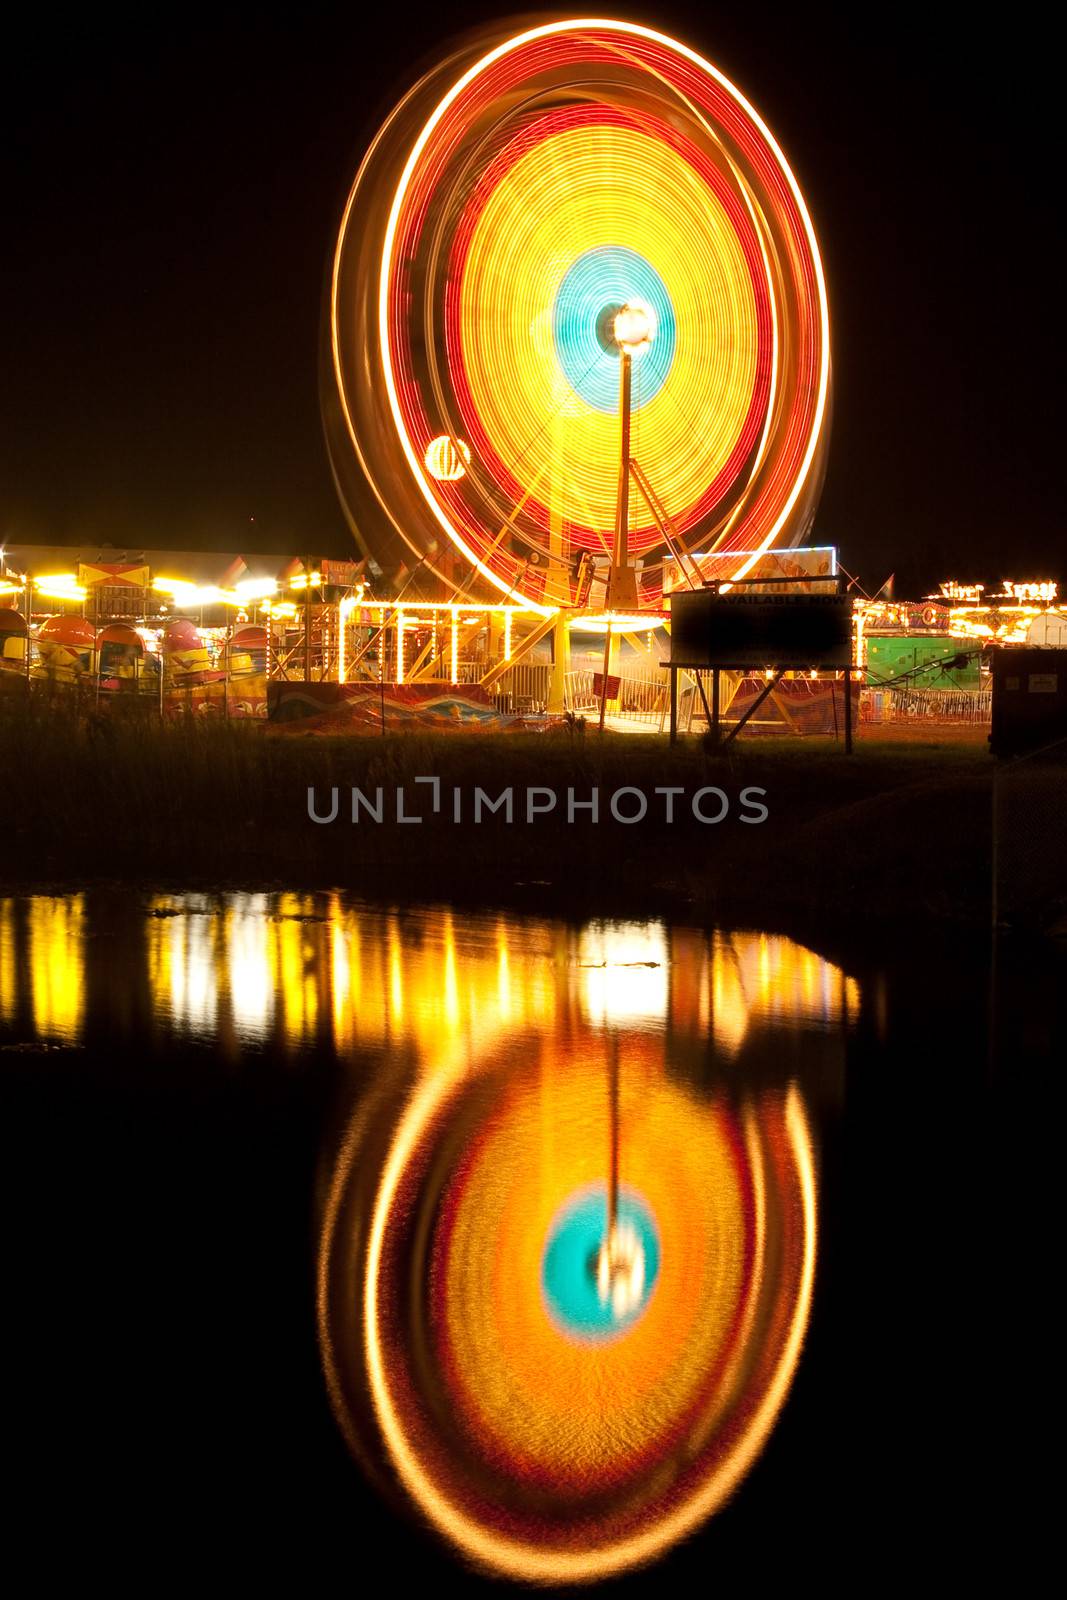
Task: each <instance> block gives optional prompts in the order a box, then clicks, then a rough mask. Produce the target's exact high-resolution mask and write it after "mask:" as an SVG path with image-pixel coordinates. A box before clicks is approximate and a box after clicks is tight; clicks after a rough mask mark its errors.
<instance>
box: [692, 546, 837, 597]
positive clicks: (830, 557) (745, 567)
mask: <svg viewBox="0 0 1067 1600" xmlns="http://www.w3.org/2000/svg"><path fill="white" fill-rule="evenodd" d="M738 573H742V575H743V577H744V579H745V586H746V590H747V592H748V593H749V594H760V593H768V594H771V593H776V592H778V591H784V592H785V593H786V594H794V593H795V594H805V593H812V594H818V593H820V592H825V591H826V589H827V587H828V584H827V579H831V578H836V577H837V547H836V545H832V544H825V545H812V546H800V547H799V548H797V549H795V550H764V551H762V552H760V553H757V552H755V551H752V550H710V551H708V552H706V553H705V554H703V555H693V556H690V557H689V558H688V559H687V560H686V562H685V563H684V566H683V565H682V564H680V563H679V562H678V561H676V560H675V558H674V556H667V557H665V558H664V562H663V593H664V594H673V593H676V592H677V591H678V590H680V589H689V588H690V587H691V585H690V582H689V579H690V578H693V579H695V580H696V581H697V582H699V583H729V581H730V580H731V579H732V578H734V577H736V576H737V574H738ZM764 578H766V579H770V580H771V585H772V586H771V587H769V588H768V589H767V590H765V591H763V590H760V589H756V588H755V587H754V581H755V580H759V579H764Z"/></svg>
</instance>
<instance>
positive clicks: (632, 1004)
mask: <svg viewBox="0 0 1067 1600" xmlns="http://www.w3.org/2000/svg"><path fill="white" fill-rule="evenodd" d="M578 962H579V966H580V967H581V969H582V980H583V988H584V991H585V1003H586V1006H587V1008H588V1012H589V1016H590V1018H591V1019H592V1020H594V1021H596V1022H600V1023H608V1022H621V1021H623V1020H625V1019H630V1018H638V1017H648V1018H656V1019H659V1018H663V1017H665V1016H666V1015H667V1006H668V976H667V974H668V967H669V964H670V956H669V952H668V948H667V935H666V930H665V929H664V927H663V924H662V923H659V922H623V923H603V924H597V925H595V926H593V927H590V928H585V929H583V931H582V935H581V941H580V946H579V955H578Z"/></svg>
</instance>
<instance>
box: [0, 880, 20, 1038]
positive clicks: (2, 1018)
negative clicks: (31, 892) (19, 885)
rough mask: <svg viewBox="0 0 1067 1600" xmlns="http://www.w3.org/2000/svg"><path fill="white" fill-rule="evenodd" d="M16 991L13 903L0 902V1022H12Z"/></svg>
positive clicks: (11, 901)
mask: <svg viewBox="0 0 1067 1600" xmlns="http://www.w3.org/2000/svg"><path fill="white" fill-rule="evenodd" d="M17 997H18V990H17V988H16V985H15V902H14V901H13V900H0V1022H12V1021H13V1020H14V1017H15V1002H16V999H17Z"/></svg>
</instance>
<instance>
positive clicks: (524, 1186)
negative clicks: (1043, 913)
mask: <svg viewBox="0 0 1067 1600" xmlns="http://www.w3.org/2000/svg"><path fill="white" fill-rule="evenodd" d="M826 943H827V941H826V940H824V941H823V944H824V946H825V945H826ZM829 943H830V946H831V948H829V949H826V948H823V949H820V950H816V949H815V948H814V947H812V946H810V945H806V944H802V943H799V942H797V941H795V940H793V939H791V938H788V937H786V936H784V935H781V934H771V933H761V932H758V931H730V930H701V929H694V928H689V927H683V926H672V925H668V924H665V923H661V922H642V923H621V922H602V923H587V924H577V923H568V922H564V921H550V920H533V919H521V918H516V917H514V916H502V915H492V914H484V915H478V914H473V913H469V912H464V913H462V914H460V913H459V912H454V911H448V910H447V909H441V908H426V909H417V910H407V911H396V910H394V911H390V910H381V909H375V908H372V907H369V906H367V905H362V904H360V903H358V902H357V901H354V900H351V899H348V898H345V897H344V896H341V895H339V894H322V895H290V894H226V895H193V894H185V895H173V894H139V893H138V894H135V893H131V892H128V891H119V890H103V889H95V890H92V891H86V892H84V893H78V894H69V895H62V896H43V895H39V896H31V897H25V898H6V899H4V898H0V1073H2V1075H3V1082H4V1088H5V1104H6V1115H5V1118H4V1130H5V1138H4V1146H5V1147H4V1163H3V1165H4V1172H5V1180H6V1185H7V1195H6V1206H5V1214H6V1217H7V1220H8V1224H9V1226H8V1236H9V1244H8V1247H7V1257H8V1273H7V1275H6V1276H7V1282H8V1284H9V1286H10V1287H11V1288H12V1290H13V1293H12V1294H11V1299H10V1307H9V1311H8V1332H9V1334H10V1335H11V1336H12V1349H13V1355H12V1356H11V1358H10V1360H9V1374H13V1375H14V1377H15V1380H16V1381H15V1382H14V1384H13V1385H10V1387H11V1388H12V1390H13V1393H14V1397H15V1402H16V1404H15V1408H14V1409H15V1417H14V1423H15V1431H14V1435H13V1437H14V1438H15V1440H17V1444H16V1445H15V1447H14V1448H15V1459H17V1461H18V1463H19V1473H18V1478H19V1484H20V1493H21V1501H22V1506H21V1512H20V1515H19V1517H18V1518H16V1524H17V1526H19V1527H21V1528H22V1530H23V1531H24V1532H28V1533H29V1534H30V1537H31V1540H32V1543H33V1548H34V1549H35V1550H36V1551H37V1552H38V1554H39V1555H40V1554H42V1553H43V1554H45V1555H46V1556H47V1559H48V1560H52V1559H55V1558H57V1557H63V1558H65V1557H68V1556H69V1557H70V1559H71V1560H75V1559H76V1560H77V1561H78V1562H79V1563H80V1562H83V1561H84V1560H85V1559H90V1564H91V1557H92V1554H93V1553H94V1552H95V1553H96V1555H97V1557H98V1558H101V1559H106V1560H107V1561H108V1563H109V1566H110V1565H112V1564H113V1563H115V1562H116V1561H117V1562H118V1567H119V1569H120V1570H121V1569H122V1568H124V1567H125V1568H127V1569H129V1570H133V1569H134V1568H136V1566H137V1564H138V1563H139V1562H140V1561H142V1560H143V1559H145V1558H146V1557H147V1558H148V1559H149V1560H150V1561H153V1562H155V1563H157V1564H158V1562H159V1560H160V1559H161V1552H168V1555H167V1562H168V1564H169V1563H171V1562H173V1563H176V1564H177V1565H179V1566H180V1565H183V1564H184V1563H185V1562H187V1561H188V1562H190V1563H192V1564H193V1565H194V1566H200V1565H202V1563H203V1562H204V1561H205V1560H207V1559H208V1558H209V1552H210V1559H211V1561H212V1562H213V1563H214V1562H215V1561H217V1560H218V1559H219V1558H221V1559H223V1560H226V1561H229V1562H234V1563H236V1564H237V1566H238V1567H239V1570H240V1571H241V1572H242V1573H243V1574H244V1575H245V1576H246V1577H248V1576H251V1575H253V1574H255V1573H257V1572H262V1573H263V1574H269V1575H271V1576H276V1575H277V1574H278V1573H279V1572H280V1571H281V1570H282V1569H283V1568H285V1567H288V1566H290V1565H291V1566H292V1567H293V1568H295V1569H296V1570H297V1571H298V1572H299V1574H301V1577H302V1581H304V1582H309V1581H310V1580H311V1575H312V1573H315V1572H320V1571H321V1572H322V1573H330V1574H335V1573H341V1574H342V1575H343V1574H347V1575H348V1576H349V1577H350V1578H353V1579H358V1577H359V1574H360V1573H361V1572H362V1571H363V1570H364V1568H365V1567H369V1565H370V1564H372V1563H375V1562H386V1563H387V1564H388V1570H389V1572H390V1573H391V1575H392V1577H393V1578H395V1581H396V1582H398V1583H406V1582H410V1583H413V1584H414V1583H416V1582H426V1581H430V1582H435V1583H439V1582H449V1581H455V1580H456V1578H457V1576H459V1577H462V1578H463V1580H464V1586H465V1587H468V1588H471V1589H473V1588H476V1587H478V1586H480V1585H481V1584H482V1583H484V1582H485V1581H487V1580H488V1581H490V1582H492V1581H494V1580H503V1581H508V1580H513V1579H530V1580H533V1581H549V1582H567V1583H570V1582H576V1581H583V1580H590V1579H598V1578H599V1579H603V1580H606V1581H609V1582H612V1583H614V1584H616V1585H617V1584H619V1583H621V1584H622V1585H623V1586H624V1587H634V1588H639V1589H648V1590H650V1592H661V1591H662V1590H663V1586H667V1592H669V1589H670V1587H671V1586H678V1587H679V1588H681V1589H682V1590H683V1591H684V1590H685V1589H686V1588H688V1586H689V1585H690V1584H694V1585H695V1584H696V1583H697V1582H701V1583H703V1582H706V1581H707V1580H708V1576H709V1574H713V1573H714V1574H718V1575H720V1576H724V1577H727V1578H728V1579H729V1580H730V1581H731V1582H736V1581H744V1582H746V1583H749V1582H755V1581H758V1582H759V1584H760V1585H762V1583H763V1582H768V1583H769V1582H770V1581H777V1580H779V1579H780V1578H781V1577H784V1576H787V1575H795V1573H796V1572H797V1570H799V1569H798V1563H800V1568H801V1569H803V1568H806V1567H807V1565H808V1563H810V1562H812V1561H814V1562H815V1568H814V1570H817V1571H818V1572H819V1573H821V1574H822V1576H823V1577H828V1576H829V1575H830V1574H831V1572H832V1571H836V1570H837V1567H838V1564H839V1563H840V1564H842V1570H843V1569H844V1565H845V1564H847V1562H848V1561H850V1560H851V1559H852V1556H851V1555H850V1554H849V1552H852V1551H857V1550H859V1551H864V1550H870V1549H872V1548H874V1547H875V1546H877V1548H878V1549H879V1550H880V1551H881V1552H882V1553H881V1554H880V1556H879V1560H880V1562H881V1563H883V1564H884V1565H885V1566H886V1567H887V1568H888V1567H892V1566H893V1565H894V1564H896V1563H898V1562H899V1563H900V1565H901V1570H903V1569H904V1568H906V1567H907V1566H908V1565H909V1564H910V1563H911V1562H912V1561H914V1560H915V1559H917V1558H918V1552H919V1550H920V1549H922V1548H925V1546H926V1543H927V1542H928V1540H929V1538H930V1537H931V1534H933V1536H934V1537H935V1540H936V1539H937V1538H938V1537H940V1538H941V1539H942V1540H943V1541H944V1548H945V1553H946V1559H947V1558H948V1545H949V1541H948V1535H947V1532H946V1530H947V1528H948V1527H949V1525H950V1523H951V1519H952V1517H953V1516H954V1515H955V1511H956V1508H957V1507H964V1506H965V1507H966V1508H967V1514H968V1516H969V1517H970V1518H973V1517H974V1516H975V1515H977V1514H979V1508H983V1507H995V1508H996V1514H995V1517H993V1519H992V1520H991V1521H989V1522H987V1528H989V1527H1000V1526H1006V1525H1007V1519H1006V1517H1005V1513H1004V1495H1003V1493H1002V1492H1001V1489H1000V1488H999V1487H998V1485H997V1481H996V1475H995V1473H993V1472H991V1470H990V1465H989V1464H990V1462H991V1461H992V1462H995V1461H996V1460H997V1458H998V1456H997V1453H998V1450H999V1449H1000V1448H1001V1447H1002V1446H1003V1443H1004V1440H1003V1439H1002V1434H1004V1433H1005V1430H1006V1429H1007V1427H1008V1424H1007V1422H1006V1413H1005V1400H1004V1396H1005V1395H1006V1394H1007V1387H1006V1385H1005V1384H1004V1382H1003V1376H1002V1375H1003V1373H1004V1372H1005V1371H1006V1370H1007V1368H1008V1367H1009V1366H1010V1361H1009V1355H1008V1352H1009V1351H1010V1350H1012V1349H1013V1348H1014V1345H1013V1343H1012V1339H1013V1337H1014V1335H1013V1325H1014V1322H1015V1319H1014V1317H1013V1316H1012V1315H1011V1314H1010V1313H1009V1311H1008V1309H1007V1307H1008V1304H1009V1297H1010V1295H1011V1294H1012V1293H1013V1292H1015V1291H1017V1290H1018V1288H1019V1286H1020V1282H1021V1280H1022V1278H1023V1268H1022V1265H1021V1257H1020V1256H1019V1253H1018V1251H1017V1250H1015V1249H1014V1248H1013V1244H1014V1241H1013V1239H1012V1234H1011V1229H1010V1227H1009V1226H1008V1223H1007V1220H1006V1219H1008V1218H1009V1217H1010V1216H1011V1215H1012V1196H1011V1193H1010V1191H1011V1189H1012V1186H1013V1184H1014V1182H1015V1176H1014V1175H1015V1170H1016V1169H1015V1165H1014V1163H1013V1162H1012V1160H1011V1157H1010V1155H1009V1150H1010V1147H1011V1140H1010V1138H1009V1130H1010V1128H1011V1125H1012V1115H1013V1111H1014V1109H1015V1108H1016V1105H1017V1096H1016V1094H1015V1092H1014V1090H1015V1088H1018V1086H1019V1085H1022V1086H1023V1088H1024V1089H1028V1088H1029V1087H1032V1086H1033V1085H1036V1084H1037V1083H1039V1082H1040V1081H1041V1078H1042V1075H1043V1073H1044V1071H1045V1069H1046V1066H1047V1065H1048V1064H1050V1063H1051V1062H1052V1061H1053V1059H1054V1023H1053V1017H1054V1016H1055V1008H1054V1005H1053V997H1054V995H1055V994H1056V993H1057V992H1058V989H1059V986H1060V985H1061V984H1062V978H1063V975H1064V974H1063V967H1064V964H1065V963H1064V960H1063V951H1062V950H1061V949H1059V948H1057V947H1055V946H1051V945H1050V946H1044V947H1041V948H1039V949H1038V950H1023V951H1011V950H1009V951H1008V952H1006V953H1004V954H1002V955H1001V957H1000V959H999V963H998V968H997V971H996V973H995V974H993V978H994V980H995V982H994V988H993V990H992V991H991V992H992V997H993V1003H992V1004H991V1003H990V1000H989V992H990V991H988V988H987V980H988V979H989V978H990V973H989V970H988V951H987V950H986V949H985V948H984V946H983V945H982V944H981V943H977V944H973V945H972V944H970V943H968V942H966V941H962V942H961V941H960V940H959V939H953V940H950V941H947V942H936V943H935V941H933V940H932V938H931V936H930V935H929V933H928V932H920V933H919V934H918V935H917V936H916V938H914V939H912V940H908V939H903V940H902V939H901V938H900V936H899V935H894V937H893V938H892V939H890V940H889V941H883V942H882V943H880V944H876V943H875V942H874V941H873V939H872V943H871V945H870V947H868V948H866V949H860V948H857V946H856V944H855V941H854V940H853V941H852V942H851V943H850V944H848V945H844V946H842V947H838V946H836V945H834V944H833V941H832V940H831V941H829ZM1009 1061H1010V1067H1011V1074H1012V1084H1013V1091H1012V1092H1011V1093H1008V1092H1005V1088H1004V1085H1005V1076H1004V1065H1003V1064H1004V1063H1005V1062H1009ZM991 1111H995V1113H996V1115H995V1117H991V1116H990V1112H991ZM983 1514H985V1513H984V1512H983ZM887 1530H892V1537H891V1538H890V1537H889V1534H888V1532H887ZM60 1533H61V1534H62V1537H61V1539H60V1538H59V1537H58V1536H59V1534H60ZM57 1540H58V1542H57ZM813 1550H816V1551H817V1552H818V1553H817V1555H814V1554H813V1553H812V1552H813Z"/></svg>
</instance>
